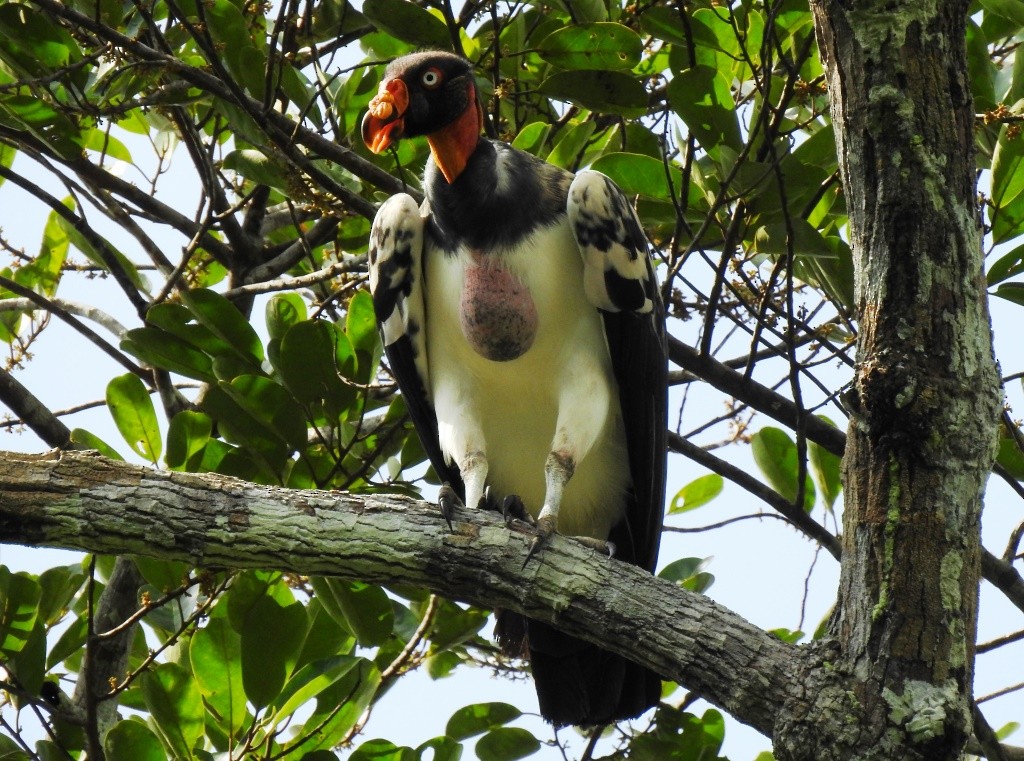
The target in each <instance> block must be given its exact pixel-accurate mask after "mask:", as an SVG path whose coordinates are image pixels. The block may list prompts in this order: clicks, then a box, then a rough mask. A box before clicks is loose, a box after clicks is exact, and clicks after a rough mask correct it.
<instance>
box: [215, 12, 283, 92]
mask: <svg viewBox="0 0 1024 761" xmlns="http://www.w3.org/2000/svg"><path fill="white" fill-rule="evenodd" d="M205 8H206V10H205V12H204V16H205V18H206V23H207V26H208V28H209V31H210V36H211V37H213V39H214V42H215V43H217V46H216V47H217V50H218V52H220V54H221V56H222V60H223V61H224V63H225V65H226V66H227V69H228V71H229V72H230V73H231V74H232V76H234V78H235V79H236V80H238V81H239V82H240V83H242V84H243V85H244V86H245V88H246V89H247V90H248V91H249V93H250V94H251V95H252V96H254V97H256V98H260V99H262V97H263V91H264V88H265V84H266V81H265V77H266V70H267V56H266V53H265V52H264V51H263V50H262V49H261V48H260V47H257V45H256V42H255V41H254V39H253V32H251V31H250V29H249V22H248V21H247V19H246V18H245V16H244V15H242V11H241V9H240V8H239V7H238V6H237V5H235V4H234V3H233V2H231V0H210V1H209V2H207V3H206V6H205Z"/></svg>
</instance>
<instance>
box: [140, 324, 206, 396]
mask: <svg viewBox="0 0 1024 761" xmlns="http://www.w3.org/2000/svg"><path fill="white" fill-rule="evenodd" d="M121 348H122V349H124V350H125V351H126V352H128V353H129V354H132V355H134V356H136V357H138V358H139V359H141V360H142V361H143V362H145V363H146V364H147V365H152V366H153V367H159V368H160V369H162V370H169V371H170V372H172V373H178V374H179V375H184V376H187V377H189V378H195V379H196V380H199V381H204V382H206V383H212V382H215V381H216V380H217V376H215V375H214V374H213V361H212V360H211V359H210V357H209V356H207V355H206V354H204V353H203V352H202V351H200V350H199V349H197V348H195V347H194V346H192V345H191V344H189V343H186V342H185V341H183V340H181V339H180V338H178V337H177V336H175V335H172V334H171V333H168V332H167V331H166V330H161V329H159V328H135V329H134V330H129V331H128V332H127V333H125V337H124V338H123V339H122V340H121Z"/></svg>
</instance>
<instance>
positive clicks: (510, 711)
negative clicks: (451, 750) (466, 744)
mask: <svg viewBox="0 0 1024 761" xmlns="http://www.w3.org/2000/svg"><path fill="white" fill-rule="evenodd" d="M522 715H523V712H522V711H520V710H519V709H518V708H516V707H515V706H514V705H510V704H508V703H473V704H472V705H468V706H463V707H462V708H460V709H459V710H458V711H456V712H455V713H453V714H452V716H451V718H450V719H448V724H447V726H446V727H445V730H444V733H445V734H446V735H447V736H448V737H451V738H454V739H455V740H465V739H467V738H469V737H473V736H474V735H480V734H483V733H484V732H487V731H488V730H491V729H495V728H497V727H501V726H504V725H505V724H508V723H509V722H510V721H513V720H515V719H518V718H519V717H520V716H522Z"/></svg>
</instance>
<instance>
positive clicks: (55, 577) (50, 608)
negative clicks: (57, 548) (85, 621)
mask: <svg viewBox="0 0 1024 761" xmlns="http://www.w3.org/2000/svg"><path fill="white" fill-rule="evenodd" d="M38 583H39V588H40V595H39V609H38V610H39V613H38V618H39V620H40V621H42V622H43V623H44V624H46V625H47V626H52V625H53V624H56V623H57V622H58V621H60V620H61V619H62V618H63V617H64V615H65V614H66V613H67V609H68V606H69V605H70V604H71V600H72V598H73V597H74V596H75V593H76V592H77V591H78V590H79V589H81V588H82V584H83V583H85V574H84V573H82V570H81V566H78V565H68V566H56V567H54V568H48V569H47V570H45V571H43V573H41V574H40V575H39V579H38Z"/></svg>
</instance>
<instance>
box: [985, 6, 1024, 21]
mask: <svg viewBox="0 0 1024 761" xmlns="http://www.w3.org/2000/svg"><path fill="white" fill-rule="evenodd" d="M981 7H982V8H984V9H985V10H986V11H987V12H988V13H994V14H996V15H997V16H1002V17H1003V18H1005V19H1007V20H1008V21H1011V22H1013V23H1014V24H1016V25H1017V26H1018V27H1022V26H1024V3H1021V2H1020V0H981Z"/></svg>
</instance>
